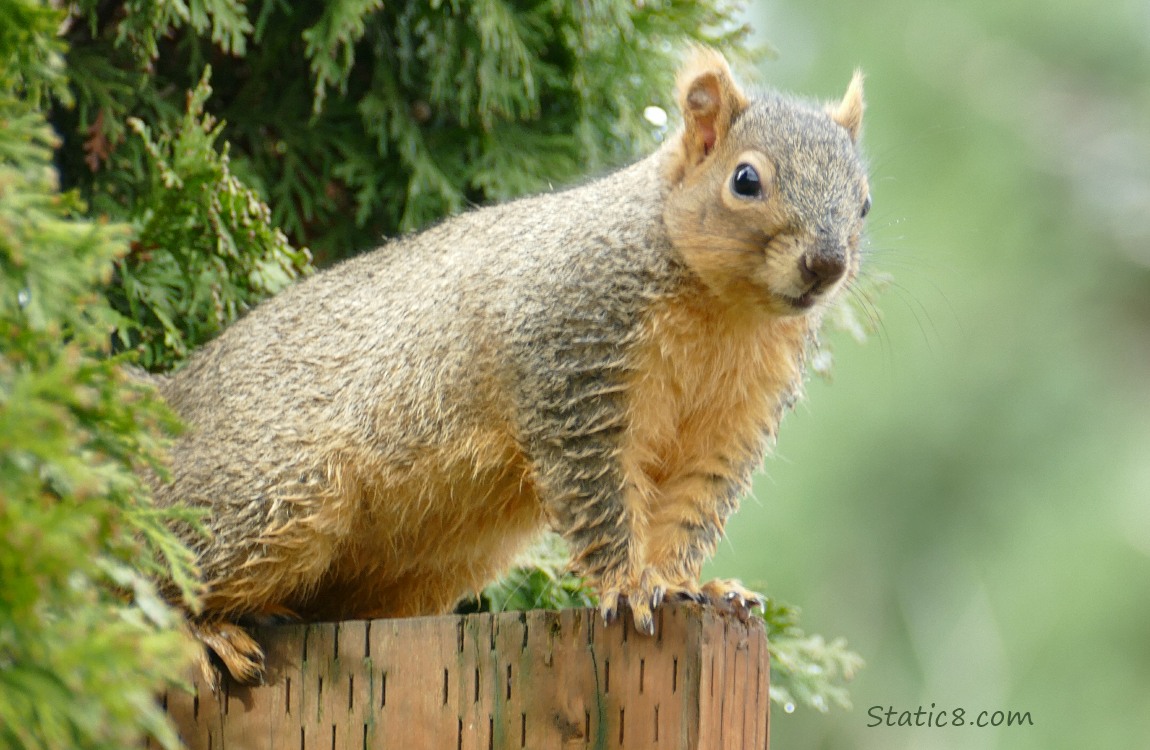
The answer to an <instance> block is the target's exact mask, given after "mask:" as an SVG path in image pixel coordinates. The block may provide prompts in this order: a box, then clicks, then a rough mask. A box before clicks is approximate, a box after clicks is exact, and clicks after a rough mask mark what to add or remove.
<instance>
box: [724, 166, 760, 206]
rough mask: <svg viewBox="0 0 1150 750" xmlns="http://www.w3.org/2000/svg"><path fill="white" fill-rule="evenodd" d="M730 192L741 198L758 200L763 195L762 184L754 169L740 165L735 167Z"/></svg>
mask: <svg viewBox="0 0 1150 750" xmlns="http://www.w3.org/2000/svg"><path fill="white" fill-rule="evenodd" d="M731 190H733V191H734V193H735V195H739V196H742V197H743V198H758V197H759V196H760V195H762V194H763V183H762V182H761V181H760V180H759V173H758V172H756V171H755V168H754V167H752V166H751V165H750V164H740V165H739V166H737V167H735V174H734V175H733V176H732V177H731Z"/></svg>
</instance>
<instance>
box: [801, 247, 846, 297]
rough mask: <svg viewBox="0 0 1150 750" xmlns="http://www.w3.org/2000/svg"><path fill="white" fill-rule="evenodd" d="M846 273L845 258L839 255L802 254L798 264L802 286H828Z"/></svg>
mask: <svg viewBox="0 0 1150 750" xmlns="http://www.w3.org/2000/svg"><path fill="white" fill-rule="evenodd" d="M845 271H846V258H844V257H843V256H842V254H840V253H827V252H816V253H804V254H803V257H802V260H801V261H800V263H799V274H800V275H801V276H802V279H803V283H804V284H810V285H811V286H812V287H815V288H822V287H827V286H830V285H831V284H833V283H835V282H836V281H838V280H839V278H840V277H841V276H842V275H843V273H844V272H845Z"/></svg>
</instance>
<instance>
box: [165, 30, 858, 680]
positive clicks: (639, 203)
mask: <svg viewBox="0 0 1150 750" xmlns="http://www.w3.org/2000/svg"><path fill="white" fill-rule="evenodd" d="M676 97H677V101H678V104H679V107H680V110H681V112H682V117H683V125H682V127H681V128H680V129H679V130H678V131H677V132H675V133H674V134H672V135H670V136H669V137H668V138H666V139H665V141H664V142H663V143H662V144H661V145H660V147H659V148H658V149H657V150H656V151H654V153H652V154H650V155H649V156H647V157H646V158H644V159H642V160H640V161H638V162H635V163H634V164H632V165H630V166H628V167H625V168H623V169H621V170H619V171H617V172H614V173H612V174H609V175H607V176H605V177H602V178H600V179H598V180H595V181H591V182H588V183H586V184H584V185H582V186H578V187H575V188H571V189H567V190H564V191H557V192H548V193H544V194H541V195H536V196H533V197H527V198H523V199H519V200H516V201H512V202H509V203H505V204H502V205H495V206H490V207H485V208H479V209H476V210H472V211H470V212H466V213H463V214H461V215H459V216H456V217H454V218H451V219H448V220H446V221H444V222H442V223H440V224H438V225H436V226H434V227H432V228H430V229H427V230H425V231H423V232H420V233H417V234H412V235H408V236H404V237H400V238H397V239H394V240H392V241H390V242H388V243H387V244H385V245H383V246H382V247H380V248H379V249H377V250H374V251H372V252H368V253H366V254H363V255H360V256H358V257H355V258H353V259H350V260H347V261H344V262H342V263H340V264H338V265H335V266H334V267H332V268H329V269H327V270H325V271H322V272H319V273H317V274H315V275H313V276H311V277H309V278H307V279H305V280H303V281H301V282H299V283H297V284H296V285H294V286H292V287H289V288H288V289H286V290H284V291H283V292H281V293H280V294H279V295H277V296H275V297H273V298H271V299H269V300H267V301H265V302H264V303H262V304H261V305H259V306H257V307H256V308H254V309H253V310H252V311H250V312H249V313H248V314H247V315H246V316H244V317H243V318H241V319H240V320H238V321H237V322H235V323H234V324H233V325H231V326H230V327H229V328H227V329H226V330H225V331H224V332H223V333H222V334H221V335H220V336H219V337H218V338H216V339H215V340H213V341H211V342H209V343H208V344H206V345H205V346H204V347H202V348H201V349H199V350H198V351H196V352H195V353H193V355H192V356H191V357H190V358H189V361H188V362H187V363H186V365H185V366H184V367H183V368H182V369H179V370H177V371H176V372H175V373H173V374H171V375H168V376H165V377H162V378H159V379H158V388H159V391H160V393H161V395H162V396H163V398H164V399H165V400H166V401H167V402H168V403H169V405H170V406H171V407H172V408H173V409H174V410H175V411H176V412H177V413H178V414H179V415H180V416H181V418H182V419H183V420H184V422H185V423H186V425H187V427H188V429H187V430H186V432H185V433H184V434H183V435H181V436H180V437H178V438H177V440H176V441H175V443H174V445H173V446H172V449H171V456H170V459H171V476H170V479H169V480H168V481H160V480H158V479H153V480H151V484H152V485H153V492H154V494H155V496H156V498H157V501H158V502H159V503H160V504H161V505H164V504H172V503H177V502H179V503H183V504H185V505H187V506H190V507H193V508H201V509H204V510H205V512H206V521H205V525H206V526H207V527H208V531H209V532H210V533H209V534H208V535H206V536H205V535H200V534H197V533H195V532H193V531H192V530H190V529H183V530H181V534H182V535H183V536H184V538H185V539H186V541H187V542H188V544H189V545H191V546H192V548H193V550H194V552H195V554H196V555H197V559H198V565H199V568H200V572H201V576H202V583H203V586H204V590H203V593H202V597H201V603H202V611H200V612H198V613H196V614H193V615H190V616H189V627H190V629H191V630H192V632H193V634H194V635H195V636H196V637H198V638H199V639H200V640H201V641H202V642H203V643H204V644H205V645H206V646H207V647H208V648H209V649H211V650H212V651H214V652H215V654H216V655H217V656H218V657H219V658H220V660H222V662H223V663H224V665H225V666H226V667H227V669H228V671H229V672H231V674H232V675H233V677H234V678H236V679H237V680H239V681H241V682H255V681H258V680H260V679H261V677H262V668H263V661H262V660H263V654H262V651H261V649H260V647H259V645H258V644H257V643H256V642H255V641H254V639H252V638H251V637H250V636H249V635H248V634H247V633H246V631H245V630H244V629H243V626H244V624H245V623H251V622H260V621H266V619H267V618H274V617H277V616H290V617H294V618H299V619H302V620H308V621H314V620H322V619H348V618H377V617H400V616H414V615H427V614H440V613H445V612H448V611H450V610H451V608H452V607H453V605H454V604H455V603H456V602H457V601H458V600H459V599H461V598H462V597H463V596H465V595H467V594H469V593H472V592H474V591H476V590H477V589H479V588H481V587H482V586H483V585H485V584H486V583H488V582H490V581H492V580H494V579H495V578H496V577H497V576H499V575H500V574H501V572H502V571H504V570H505V569H506V568H507V567H508V566H509V565H510V564H511V562H512V561H513V558H514V557H515V555H516V553H517V552H518V551H520V550H521V549H522V548H524V547H525V546H526V545H528V544H529V543H531V542H532V541H533V540H534V539H535V538H536V537H537V536H538V534H539V533H540V532H541V531H543V530H545V529H547V528H551V529H553V530H554V531H556V532H558V534H560V535H561V536H562V537H563V538H564V539H565V540H566V542H567V543H568V546H569V547H570V550H571V557H572V563H571V564H572V566H573V569H574V570H576V571H577V572H579V573H581V574H582V575H584V576H585V577H586V579H587V580H588V581H589V582H590V583H591V584H592V586H593V587H594V589H595V590H596V592H597V594H598V596H599V601H600V610H601V612H602V614H603V616H604V617H605V618H606V619H607V620H608V621H611V620H613V619H614V618H615V617H616V616H617V614H618V613H619V612H620V611H621V608H622V607H624V606H626V607H627V608H629V610H630V612H631V616H632V617H633V619H634V623H635V627H636V629H637V630H638V631H640V632H643V633H648V634H649V633H652V632H653V631H654V619H653V612H654V611H655V610H656V608H657V607H659V605H660V603H661V602H662V601H663V600H664V598H666V597H680V598H692V599H695V600H697V601H703V602H709V603H711V604H714V605H717V606H723V607H726V608H728V609H731V608H734V609H736V610H739V611H743V612H744V613H745V612H747V611H749V608H751V607H753V606H756V605H761V604H762V602H763V600H762V597H761V596H760V595H758V594H755V593H754V592H751V591H749V590H747V589H745V588H743V586H742V585H741V584H739V583H738V582H737V581H733V580H718V581H712V582H710V583H707V584H700V583H699V577H700V570H701V567H702V565H703V563H704V561H705V560H706V559H707V558H708V557H709V556H710V555H711V554H712V553H713V551H714V549H715V547H716V545H717V543H718V541H719V540H720V538H721V535H722V533H723V527H724V523H725V522H726V520H727V518H728V517H729V516H730V515H731V513H732V512H733V511H734V510H735V509H736V507H737V505H738V502H739V499H740V497H741V496H742V495H743V494H744V493H746V492H747V491H748V489H749V486H750V479H751V475H752V472H753V471H754V469H755V468H757V466H758V465H759V464H760V462H761V461H762V459H763V456H764V455H765V453H766V452H767V449H768V448H769V446H770V444H771V442H772V441H773V439H774V437H775V434H776V430H777V428H778V424H779V421H780V419H781V418H782V416H783V414H784V412H785V411H786V410H787V409H788V408H789V407H790V406H791V405H792V404H793V402H794V401H795V400H796V398H797V397H798V396H799V394H800V391H801V388H802V383H803V377H804V369H805V367H804V365H805V362H806V360H807V358H808V356H809V354H810V352H811V351H812V347H813V346H815V345H816V336H817V332H818V329H819V325H820V319H821V317H822V313H823V311H824V310H825V309H826V307H827V306H828V305H830V304H832V302H833V301H834V300H835V299H836V297H837V296H838V295H839V293H840V291H841V290H843V289H844V288H845V287H847V286H848V285H849V284H850V283H851V281H852V279H854V277H855V276H856V274H857V272H858V268H859V258H860V250H859V243H860V233H861V232H862V230H863V225H864V219H865V217H866V214H867V211H868V210H869V207H870V197H869V187H868V182H867V176H866V173H865V169H864V166H863V162H862V158H861V155H860V151H859V146H858V140H859V131H860V128H861V125H862V115H863V91H862V77H861V74H860V73H858V72H856V73H855V75H854V78H853V80H852V81H851V83H850V85H849V87H848V89H847V91H846V94H845V96H844V97H843V99H842V100H841V102H837V103H834V104H828V105H819V104H813V103H808V102H805V101H802V100H798V99H794V98H791V97H789V96H786V95H783V94H780V93H776V92H773V91H762V92H752V93H746V92H744V90H743V89H742V88H740V86H739V85H738V84H737V83H736V82H735V80H734V79H733V77H732V74H731V71H730V68H729V66H728V64H727V61H726V60H725V59H724V57H723V56H722V55H721V54H720V53H718V52H716V51H714V50H711V49H706V48H697V49H694V50H693V51H692V52H691V53H690V55H689V56H688V57H687V60H686V61H685V63H684V65H683V66H682V67H681V69H680V71H679V73H678V76H677V79H676ZM204 658H205V660H206V659H207V658H208V657H207V655H206V653H205V657H204Z"/></svg>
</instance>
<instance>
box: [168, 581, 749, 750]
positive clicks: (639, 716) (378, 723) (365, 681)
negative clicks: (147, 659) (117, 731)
mask: <svg viewBox="0 0 1150 750" xmlns="http://www.w3.org/2000/svg"><path fill="white" fill-rule="evenodd" d="M255 635H256V637H257V639H258V640H259V641H260V642H261V643H262V644H264V647H265V648H266V650H267V656H268V681H267V684H266V685H264V686H261V687H256V688H242V687H238V686H236V685H229V686H227V687H225V689H224V690H223V691H221V692H220V693H219V694H213V693H211V692H210V690H209V689H208V688H207V686H206V685H205V684H204V683H202V682H201V681H200V680H199V679H198V675H197V678H196V680H195V692H194V694H188V693H185V692H183V691H175V690H173V691H171V692H169V693H168V694H166V695H165V696H164V697H163V700H164V702H165V705H166V707H167V711H168V713H169V715H170V716H171V717H172V719H173V721H174V722H175V724H176V726H177V728H178V730H179V732H180V735H181V737H182V738H183V740H184V742H185V743H186V744H187V747H188V749H189V750H262V749H264V748H266V749H267V750H289V749H290V750H352V749H354V750H361V749H366V748H373V749H374V748H403V749H404V750H425V749H426V750H441V749H442V750H513V749H516V748H526V749H528V750H546V749H549V748H628V749H631V750H636V749H639V750H643V749H645V748H675V749H680V748H681V749H682V750H720V749H722V750H752V749H753V750H766V748H767V746H768V737H767V730H768V723H769V722H768V706H769V699H768V666H769V664H768V655H767V642H766V635H765V631H764V628H763V626H762V623H761V622H759V621H757V620H755V619H752V621H751V622H749V623H743V622H740V621H739V620H738V619H736V618H734V617H731V616H727V615H723V614H721V613H719V612H716V611H714V610H712V609H709V608H704V607H700V606H698V605H695V604H690V603H685V604H669V605H665V606H663V607H662V608H661V609H660V610H659V612H658V615H657V623H656V632H655V636H654V637H647V636H642V635H639V634H637V633H636V632H635V630H634V628H633V626H632V625H631V624H630V622H629V619H628V618H626V617H621V618H620V620H619V622H617V623H615V624H613V625H612V626H610V627H605V626H604V625H603V623H602V620H601V619H600V618H599V615H598V613H597V612H595V611H594V610H566V611H562V612H546V611H535V612H509V613H504V614H495V615H491V614H478V615H466V616H458V617H457V616H444V617H421V618H413V619H401V620H373V621H356V622H340V623H321V624H311V625H291V626H283V627H276V628H264V629H262V630H258V631H256V632H255Z"/></svg>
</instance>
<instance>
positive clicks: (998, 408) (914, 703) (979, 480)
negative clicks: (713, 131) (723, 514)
mask: <svg viewBox="0 0 1150 750" xmlns="http://www.w3.org/2000/svg"><path fill="white" fill-rule="evenodd" d="M748 12H749V14H750V15H751V17H752V22H753V23H754V25H755V27H756V30H757V32H758V33H759V34H760V35H761V38H762V40H763V41H765V42H767V43H769V44H770V45H771V46H772V47H774V48H775V49H776V50H777V51H778V53H779V57H778V59H777V60H775V61H773V62H768V63H765V64H764V65H763V66H762V67H761V73H762V79H763V81H764V82H767V83H769V84H770V85H772V86H777V87H780V88H784V89H789V90H793V91H798V92H802V93H804V94H813V95H817V96H820V97H824V98H828V99H830V98H837V97H838V96H840V95H841V92H842V91H843V90H844V89H845V87H846V84H847V81H848V80H849V77H850V73H851V71H852V69H853V68H855V67H856V66H858V67H861V68H862V69H863V70H864V71H865V72H866V73H867V76H868V78H867V86H866V92H867V100H868V105H869V108H868V110H867V114H866V120H865V135H864V140H865V145H866V148H867V151H868V154H869V159H870V165H871V172H872V177H871V180H872V182H871V184H872V190H873V195H874V201H875V203H874V205H875V208H874V211H873V213H872V214H871V219H870V230H869V234H870V239H869V255H868V257H867V259H866V263H867V265H868V267H869V270H870V271H871V272H884V273H889V274H890V275H892V276H893V284H892V285H891V286H890V287H889V288H887V289H886V290H885V291H883V292H882V293H881V294H880V295H879V297H878V307H879V308H880V309H881V313H882V322H881V327H880V329H879V330H878V332H877V333H876V334H875V335H873V336H872V337H871V338H870V340H869V341H868V342H867V343H865V344H863V345H859V344H857V343H855V342H854V341H853V340H852V339H851V338H850V337H849V336H846V335H843V334H835V335H831V336H829V337H828V339H829V342H830V343H831V345H832V348H833V353H834V357H835V365H834V368H833V382H829V383H828V382H825V381H820V380H817V379H816V380H814V381H813V382H812V383H811V384H810V387H809V389H808V398H807V399H806V400H805V401H804V402H803V403H802V404H800V406H799V408H798V409H797V410H796V412H795V413H794V414H792V415H790V416H789V417H788V418H787V420H786V422H785V423H784V425H783V429H782V432H781V438H780V441H779V444H778V446H777V448H776V452H775V455H774V456H773V457H771V458H769V459H768V460H767V462H766V464H765V468H764V471H763V474H762V476H761V477H760V478H759V480H758V481H757V483H756V487H755V497H754V498H752V499H748V500H747V501H745V502H744V504H743V508H742V510H740V512H739V514H738V515H736V516H735V517H734V519H732V522H731V523H730V525H729V527H728V531H729V541H728V543H725V544H724V545H722V547H721V549H720V552H719V554H718V556H717V557H716V560H715V561H714V562H713V563H712V565H711V566H710V569H709V571H708V573H709V574H711V575H738V576H741V577H743V578H744V579H745V580H748V581H752V582H754V583H756V584H758V585H760V586H761V587H763V588H765V590H766V591H767V592H768V593H770V594H771V595H774V596H778V597H780V598H782V599H784V600H786V601H791V602H796V603H799V604H801V605H802V607H803V618H802V620H803V626H804V628H805V629H806V630H808V631H813V632H819V633H823V634H825V635H827V636H836V635H842V636H844V637H846V638H847V640H848V641H849V643H850V645H851V647H852V648H853V649H855V650H856V651H858V652H859V653H861V655H862V656H863V657H864V658H865V660H866V662H867V666H866V667H865V669H864V670H863V671H862V672H861V673H860V675H859V676H858V677H857V678H856V679H855V681H854V682H853V683H852V686H851V696H852V700H853V702H854V709H853V710H852V711H849V712H848V711H843V710H840V709H831V711H830V712H829V713H827V714H819V713H817V712H815V711H812V710H810V709H806V708H799V709H797V710H796V711H795V712H794V713H793V714H790V715H787V714H786V713H785V712H784V711H783V710H779V709H778V708H777V707H776V708H775V711H774V715H773V717H772V741H771V746H772V748H776V750H791V749H793V748H804V750H806V749H809V748H847V747H851V748H861V749H863V750H867V749H870V748H883V749H884V750H897V749H900V748H916V749H918V750H924V749H928V750H929V749H933V748H947V749H949V748H963V749H964V750H967V749H972V748H1011V749H1012V750H1014V749H1018V750H1024V749H1027V748H1044V749H1045V748H1083V747H1090V748H1147V747H1150V4H1148V3H1147V2H1145V1H1144V0H1110V1H1109V2H1107V3H1094V2H1087V1H1086V0H1070V1H1068V2H1063V3H1050V4H1047V3H1038V2H972V3H962V4H959V3H939V2H925V3H920V2H910V1H909V0H873V1H872V2H868V3H854V4H852V3H840V2H832V1H831V0H813V1H810V2H804V3H799V2H793V1H792V0H787V1H786V2H782V1H775V0H772V1H771V2H759V3H757V4H755V5H753V6H752V7H751V8H750V9H749V11H748ZM932 703H933V704H935V710H936V711H937V710H940V709H946V710H950V709H953V708H956V707H961V708H964V709H965V710H966V716H967V720H968V721H970V720H972V719H974V718H975V717H976V715H977V714H978V712H980V711H982V710H989V711H991V712H994V711H1022V712H1027V711H1028V712H1030V714H1031V717H1032V719H1033V726H1023V727H1010V728H1006V727H1001V728H998V729H994V728H979V727H972V726H964V727H946V728H939V727H933V728H927V727H923V728H906V727H894V728H887V727H868V726H867V725H868V724H873V723H874V720H873V719H872V718H871V717H870V716H869V715H868V711H869V710H870V709H871V707H872V706H881V707H882V709H881V710H882V711H883V712H885V711H886V710H887V709H888V708H890V707H893V708H894V709H895V710H896V711H903V710H910V711H914V710H916V709H917V708H918V707H920V706H921V707H922V708H923V709H924V710H925V711H929V710H930V707H931V704H932ZM924 720H925V714H924Z"/></svg>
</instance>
